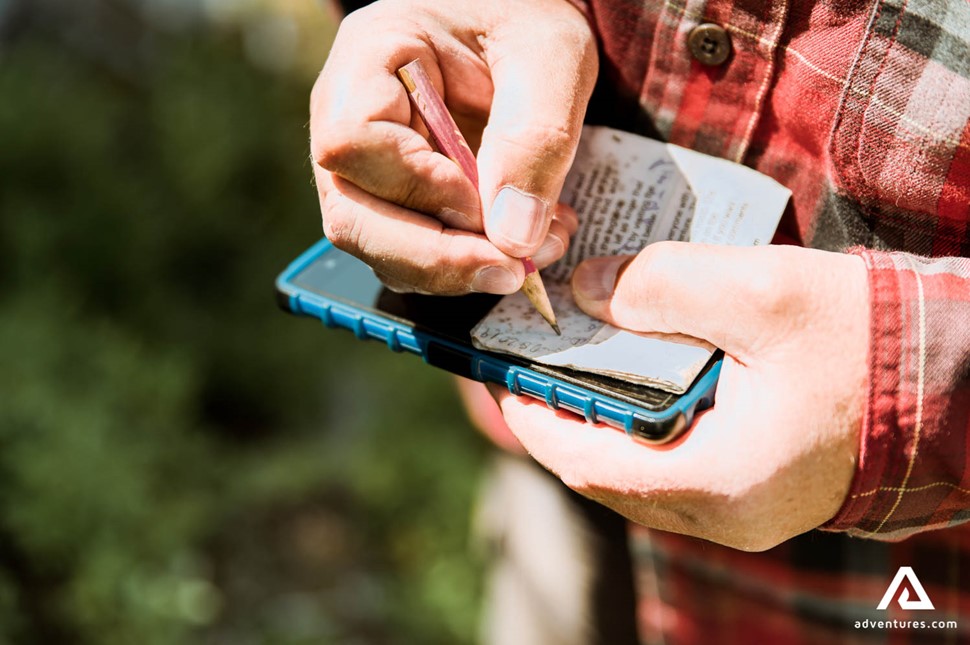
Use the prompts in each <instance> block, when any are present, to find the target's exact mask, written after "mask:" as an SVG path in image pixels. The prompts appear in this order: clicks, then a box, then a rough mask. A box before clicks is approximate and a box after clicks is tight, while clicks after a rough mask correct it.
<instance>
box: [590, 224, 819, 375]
mask: <svg viewBox="0 0 970 645" xmlns="http://www.w3.org/2000/svg"><path fill="white" fill-rule="evenodd" d="M812 253H813V252H812V251H806V250H805V249H801V248H797V247H771V246H768V247H731V246H716V245H708V244H693V243H684V242H659V243H656V244H651V245H650V246H648V247H646V248H645V249H644V250H643V251H641V252H640V254H639V255H636V256H615V257H602V258H593V259H590V260H587V261H586V262H584V263H582V264H581V265H579V266H578V267H577V268H576V271H575V272H574V273H573V279H572V287H573V295H574V296H575V298H576V303H577V304H578V305H579V306H580V307H581V308H582V309H583V310H584V311H585V312H586V313H588V314H589V315H591V316H594V317H596V318H600V319H602V320H605V321H607V322H609V323H611V324H614V325H616V326H617V327H623V328H624V329H629V330H632V331H644V332H646V331H656V332H663V333H680V334H686V335H688V336H693V337H695V338H701V339H703V340H706V341H708V342H710V343H712V344H714V345H716V346H717V347H720V348H721V349H723V350H724V351H726V352H728V353H729V354H731V355H733V356H735V357H738V358H743V357H745V356H749V355H752V354H754V353H756V352H757V351H758V348H759V347H761V346H763V345H764V344H767V343H773V342H775V341H776V340H777V338H775V337H776V336H777V334H778V333H784V330H785V329H788V328H790V327H791V326H792V324H797V321H798V320H799V319H800V317H801V314H802V313H803V312H804V310H805V308H806V307H810V306H812V303H809V302H808V301H807V298H805V297H804V295H805V294H806V289H805V287H806V286H807V285H806V282H805V281H806V279H808V280H811V279H812V278H811V277H810V276H809V275H808V274H814V273H817V272H816V271H814V270H813V264H812V261H813V257H812V256H811V254H812Z"/></svg>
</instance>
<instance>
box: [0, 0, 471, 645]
mask: <svg viewBox="0 0 970 645" xmlns="http://www.w3.org/2000/svg"><path fill="white" fill-rule="evenodd" d="M334 31H335V16H333V15H332V14H331V13H328V11H327V8H326V7H325V6H324V5H323V3H321V2H319V1H318V0H0V643H4V644H5V643H31V644H32V643H44V644H56V645H72V644H79V645H80V644H88V643H91V644H98V645H115V644H117V645H122V644H123V645H130V644H132V643H139V644H142V645H163V644H168V643H179V644H195V643H198V644H222V643H227V644H228V643H231V644H233V645H247V644H254V645H255V644H264V643H265V644H274V645H276V644H279V645H291V644H292V645H296V644H303V643H341V644H351V645H352V644H355V643H361V644H365V643H366V644H369V643H423V644H434V643H465V642H472V641H474V635H475V630H476V621H477V613H478V601H479V597H480V595H481V569H480V564H479V563H478V562H477V560H476V558H475V557H473V556H472V555H470V552H469V545H468V538H467V535H468V524H469V517H470V514H471V506H472V503H471V499H472V496H473V492H474V489H475V486H476V483H477V479H478V474H479V472H480V471H481V468H482V464H483V462H484V453H485V444H484V442H483V441H482V440H481V439H480V438H479V437H478V436H477V435H476V434H475V433H474V432H472V431H471V430H469V429H467V428H466V425H467V424H466V422H465V419H464V416H463V413H462V412H461V411H460V408H459V407H458V405H457V403H456V399H455V396H454V395H453V393H452V389H451V384H450V381H449V379H448V378H447V376H446V375H444V374H443V373H439V372H437V371H435V370H431V369H428V368H426V367H424V366H422V365H421V363H420V362H419V361H418V360H417V359H414V358H411V357H406V356H399V355H395V354H392V353H391V352H388V351H387V350H386V348H384V347H382V346H379V345H377V344H374V345H373V346H371V345H368V344H365V343H360V342H358V341H356V340H355V339H353V337H352V336H351V335H350V334H347V333H342V332H334V331H328V330H325V329H323V328H322V327H321V326H320V325H319V324H318V323H313V322H311V321H309V320H301V319H296V318H293V317H289V316H286V315H285V314H283V313H281V312H280V311H279V310H278V309H277V308H276V306H275V304H274V300H273V290H272V283H273V279H274V277H275V275H276V274H277V273H278V272H279V271H280V270H281V269H282V268H283V267H284V266H285V265H286V264H287V263H288V262H289V261H290V260H291V259H292V258H293V257H295V256H296V255H297V254H298V253H299V252H300V251H302V250H303V249H304V248H305V247H307V246H309V245H310V244H311V243H312V242H313V241H315V240H316V239H317V238H318V237H319V235H320V224H319V215H318V207H317V202H316V195H315V191H314V189H313V187H312V185H311V182H310V176H311V170H310V165H309V162H308V161H307V158H308V154H309V146H308V143H307V139H308V130H307V101H308V95H309V90H310V87H311V85H312V82H313V79H314V77H315V75H316V73H317V71H318V70H319V68H320V66H321V65H322V64H323V61H324V59H325V57H326V52H327V50H328V48H329V44H330V40H331V38H332V36H333V34H334ZM404 384H406V385H404Z"/></svg>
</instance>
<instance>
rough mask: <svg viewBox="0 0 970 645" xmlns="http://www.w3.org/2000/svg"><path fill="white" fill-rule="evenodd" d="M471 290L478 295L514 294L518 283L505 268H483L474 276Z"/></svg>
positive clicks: (513, 275) (512, 274)
mask: <svg viewBox="0 0 970 645" xmlns="http://www.w3.org/2000/svg"><path fill="white" fill-rule="evenodd" d="M471 288H472V291H478V292H480V293H515V291H516V290H517V289H518V288H519V281H518V280H517V279H516V278H515V274H514V273H512V272H511V271H510V270H509V269H506V268H505V267H485V268H484V269H482V270H481V271H479V272H478V273H477V274H476V275H475V278H474V279H473V280H472V284H471Z"/></svg>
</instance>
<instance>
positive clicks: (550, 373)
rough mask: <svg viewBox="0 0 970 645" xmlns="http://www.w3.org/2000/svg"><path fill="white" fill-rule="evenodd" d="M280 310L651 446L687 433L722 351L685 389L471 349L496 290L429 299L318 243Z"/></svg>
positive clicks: (287, 279)
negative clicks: (388, 283)
mask: <svg viewBox="0 0 970 645" xmlns="http://www.w3.org/2000/svg"><path fill="white" fill-rule="evenodd" d="M276 293H277V301H278V303H279V305H280V307H282V308H283V309H284V310H285V311H288V312H291V313H294V314H297V315H301V316H309V317H312V318H317V319H319V320H320V321H322V322H323V324H324V325H326V326H327V327H331V328H338V329H345V330H349V331H350V332H352V333H353V334H354V335H355V336H356V337H357V338H359V339H361V340H376V341H379V342H382V343H385V344H386V345H387V346H388V348H389V349H390V350H392V351H395V352H406V353H411V354H416V355H418V356H420V357H422V358H423V359H424V361H425V362H426V363H428V364H429V365H433V366H435V367H439V368H442V369H445V370H448V371H449V372H452V373H454V374H458V375H459V376H464V377H466V378H470V379H474V380H476V381H482V382H492V383H499V384H502V385H505V386H506V387H507V388H508V390H509V392H511V393H512V394H515V395H528V396H532V397H535V398H537V399H539V400H541V401H545V403H546V405H547V406H549V407H550V408H551V409H554V410H566V411H569V412H573V413H575V414H578V415H580V416H582V417H584V418H585V419H586V421H588V422H589V423H605V424H607V425H610V426H613V427H615V428H618V429H620V430H623V431H624V432H626V433H627V434H629V435H630V436H632V437H634V438H636V439H638V440H640V441H645V442H648V443H654V444H657V443H664V442H666V441H670V440H671V439H673V438H675V437H676V436H678V435H679V434H681V433H682V432H683V431H684V430H686V429H687V428H688V427H689V426H690V424H691V422H692V421H693V418H694V415H696V414H697V413H698V412H700V411H702V410H704V409H706V408H709V407H710V406H712V405H713V404H714V394H715V390H716V387H717V378H718V375H719V374H720V370H721V362H722V357H723V354H722V353H721V352H716V353H715V354H714V356H713V357H712V358H711V361H710V362H709V363H708V365H707V366H706V367H705V368H704V370H703V371H702V372H701V373H700V374H699V375H698V376H697V378H696V379H695V380H694V382H693V384H692V385H691V386H690V388H689V389H688V390H687V392H685V393H684V394H681V395H676V394H671V393H669V392H665V391H663V390H660V389H656V388H652V387H647V386H643V385H636V384H632V383H627V382H625V381H622V380H619V379H614V378H609V377H606V376H600V375H597V374H589V373H585V372H579V371H575V370H570V369H565V368H560V367H551V366H547V365H542V364H540V363H535V362H532V361H529V360H526V359H522V358H519V357H516V356H510V355H506V354H498V353H494V352H487V351H482V350H479V349H476V348H475V347H473V346H472V343H471V338H470V335H469V332H470V330H471V329H472V327H474V326H475V324H476V323H477V322H478V321H479V320H480V319H481V318H482V317H483V316H484V315H485V314H486V313H487V312H488V311H489V309H491V308H492V307H493V306H494V305H495V303H497V302H498V300H499V299H500V298H501V296H493V295H489V294H471V295H467V296H425V295H418V294H399V293H395V292H393V291H390V290H388V289H385V288H383V285H382V284H381V282H380V281H379V280H378V279H377V277H375V275H374V273H373V272H372V271H371V269H370V267H368V266H367V265H366V264H364V263H363V262H361V261H360V260H358V259H357V258H355V257H353V256H352V255H349V254H347V253H344V252H343V251H340V250H339V249H336V248H334V246H333V245H332V244H330V242H329V241H327V240H326V239H322V240H320V241H319V242H317V243H316V244H314V245H313V246H312V247H310V248H309V249H307V250H306V251H305V252H304V253H303V254H302V255H300V257H298V258H297V259H296V260H294V261H293V262H292V263H291V264H290V265H289V266H288V267H287V268H286V270H285V271H283V272H282V273H281V274H280V275H279V277H278V278H277V279H276Z"/></svg>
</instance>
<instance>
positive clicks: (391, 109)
mask: <svg viewBox="0 0 970 645" xmlns="http://www.w3.org/2000/svg"><path fill="white" fill-rule="evenodd" d="M415 58H418V59H421V62H422V64H423V65H424V67H425V69H426V70H427V71H428V74H429V75H430V76H431V78H432V80H433V82H434V83H435V84H436V86H437V89H438V91H439V92H440V93H441V95H442V96H443V97H444V99H445V102H446V103H447V104H448V107H449V109H450V111H451V112H452V115H453V116H454V117H455V120H456V121H457V122H458V125H459V127H460V128H461V130H462V132H463V134H464V135H465V137H466V138H467V139H468V141H469V144H470V145H471V147H472V150H475V149H476V148H477V150H478V153H477V159H478V170H479V177H480V193H479V192H476V191H475V189H474V187H473V186H472V184H471V182H470V181H469V180H468V179H467V178H466V177H465V176H464V175H463V174H462V171H461V169H460V168H459V167H458V166H457V165H456V164H454V163H453V162H452V161H450V160H449V159H447V158H446V157H444V156H442V155H441V154H438V153H436V152H433V151H432V148H431V145H430V144H429V143H428V140H427V136H426V135H427V131H426V129H425V128H424V126H423V124H422V123H421V121H420V119H419V117H418V116H417V115H416V114H415V113H414V112H413V111H412V110H411V106H410V105H409V103H408V97H407V93H406V92H405V89H404V87H403V86H402V85H401V82H400V81H399V80H398V78H397V77H396V76H395V71H396V70H397V69H398V68H399V67H401V66H403V65H405V64H407V63H408V62H410V61H411V60H414V59H415ZM596 70H597V55H596V47H595V42H594V39H593V35H592V32H591V30H590V28H589V25H588V24H587V22H586V20H585V18H584V17H583V16H582V15H581V14H580V13H579V11H577V10H576V9H575V8H574V7H573V6H572V5H570V4H569V3H568V2H567V1H566V0H489V1H488V2H482V1H481V0H453V1H450V2H449V1H445V0H407V1H405V0H384V1H383V2H379V3H375V4H374V5H371V6H369V7H367V8H365V9H362V10H360V11H357V12H355V13H353V14H351V15H350V16H348V17H347V18H346V19H345V20H344V21H343V23H342V24H341V28H340V31H339V33H338V35H337V39H336V41H335V43H334V46H333V49H332V50H331V53H330V56H329V58H328V59H327V63H326V66H325V67H324V69H323V72H322V73H321V74H320V78H319V79H318V81H317V83H316V85H315V87H314V89H313V94H312V96H311V102H310V113H311V120H310V122H311V150H312V155H313V160H314V162H315V163H314V172H315V176H316V182H317V187H318V190H319V193H320V205H321V211H322V214H323V228H324V232H325V233H326V235H327V237H329V238H330V240H331V241H332V242H333V243H334V245H336V246H337V247H339V248H341V249H343V250H345V251H348V252H350V253H352V254H353V255H355V256H357V257H359V258H361V259H362V260H364V261H365V262H367V263H368V264H370V265H371V266H372V267H373V268H374V269H375V271H376V272H377V274H378V275H379V276H381V277H382V279H383V280H384V281H385V283H386V284H388V285H389V286H391V287H393V288H397V289H399V290H418V291H423V292H429V293H439V294H458V293H465V292H468V291H484V292H490V293H512V292H514V291H516V290H518V289H519V287H520V286H521V284H522V280H523V278H524V271H523V268H522V263H521V261H519V260H518V259H517V258H521V257H525V256H528V255H531V256H532V258H533V260H534V261H535V263H536V265H537V266H540V267H542V266H545V265H548V264H551V263H552V262H553V261H555V260H557V259H559V257H561V256H562V255H563V253H565V251H566V247H567V245H568V243H569V236H570V235H571V234H572V233H573V232H574V231H575V228H576V219H575V213H573V212H572V211H571V210H570V209H568V207H562V206H557V200H558V197H559V192H560V190H561V189H562V183H563V180H564V179H565V176H566V172H567V171H568V169H569V166H570V165H571V163H572V160H573V156H574V154H575V149H576V144H577V141H578V139H579V133H580V129H581V127H582V121H583V115H584V114H585V110H586V104H587V102H588V101H589V96H590V94H591V92H592V88H593V84H594V82H595V79H596Z"/></svg>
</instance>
